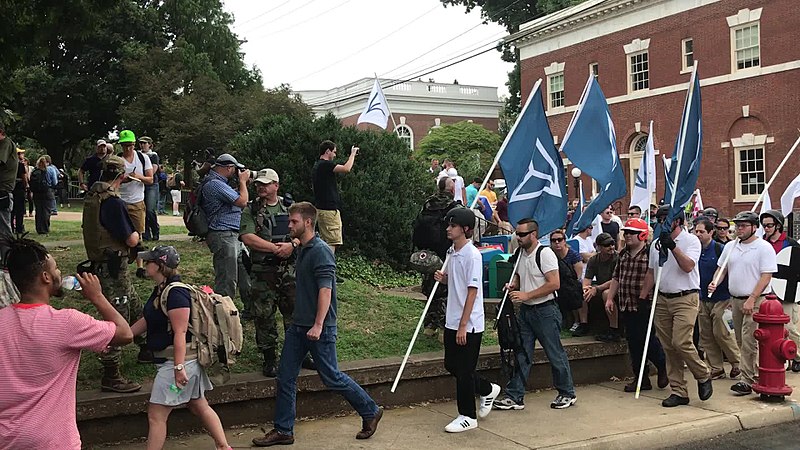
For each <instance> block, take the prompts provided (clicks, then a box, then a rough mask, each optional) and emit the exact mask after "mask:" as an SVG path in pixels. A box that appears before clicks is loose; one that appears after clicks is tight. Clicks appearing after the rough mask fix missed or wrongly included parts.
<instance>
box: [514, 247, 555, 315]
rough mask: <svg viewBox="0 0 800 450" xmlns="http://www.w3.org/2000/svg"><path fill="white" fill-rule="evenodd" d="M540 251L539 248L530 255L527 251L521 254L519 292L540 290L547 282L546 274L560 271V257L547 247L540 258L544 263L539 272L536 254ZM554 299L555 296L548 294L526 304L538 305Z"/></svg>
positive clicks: (518, 272)
mask: <svg viewBox="0 0 800 450" xmlns="http://www.w3.org/2000/svg"><path fill="white" fill-rule="evenodd" d="M539 245H541V244H539ZM538 249H539V247H538V246H537V247H536V248H534V249H533V251H532V252H531V253H530V254H528V252H527V251H525V250H523V251H522V252H520V258H522V259H521V260H520V262H519V267H518V268H517V274H519V284H520V287H519V290H520V291H521V292H531V291H534V290H536V289H539V288H540V287H542V286H544V284H545V283H546V282H547V280H546V279H545V277H544V274H546V273H547V272H550V271H553V270H555V271H556V272H557V271H558V257H557V256H556V254H555V252H553V250H552V249H551V248H550V247H546V246H545V247H544V248H543V249H542V253H541V255H540V256H539V258H540V259H541V263H542V266H541V270H539V267H538V266H537V265H536V252H537V251H538ZM554 298H555V295H554V294H548V295H546V296H544V297H541V298H534V299H531V300H528V301H526V302H524V303H525V304H526V305H538V304H540V303H544V302H546V301H548V300H552V299H554Z"/></svg>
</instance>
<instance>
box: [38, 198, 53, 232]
mask: <svg viewBox="0 0 800 450" xmlns="http://www.w3.org/2000/svg"><path fill="white" fill-rule="evenodd" d="M54 201H55V196H54V195H53V190H52V189H48V190H47V192H41V193H40V192H34V193H33V203H34V205H36V233H38V234H48V233H50V207H51V206H53V204H52V202H54Z"/></svg>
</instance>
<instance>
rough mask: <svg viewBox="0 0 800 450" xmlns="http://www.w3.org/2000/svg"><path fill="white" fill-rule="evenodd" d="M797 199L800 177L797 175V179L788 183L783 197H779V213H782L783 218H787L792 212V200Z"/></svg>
mask: <svg viewBox="0 0 800 450" xmlns="http://www.w3.org/2000/svg"><path fill="white" fill-rule="evenodd" d="M797 197H800V175H797V177H795V179H794V180H792V182H791V183H789V186H787V187H786V191H784V193H783V195H781V212H782V213H783V215H784V217H786V216H788V215H789V213H791V212H792V206H794V199H796V198H797ZM795 220H797V219H795Z"/></svg>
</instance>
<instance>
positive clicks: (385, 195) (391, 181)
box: [230, 114, 435, 267]
mask: <svg viewBox="0 0 800 450" xmlns="http://www.w3.org/2000/svg"><path fill="white" fill-rule="evenodd" d="M325 139H330V140H332V141H333V142H335V143H336V145H337V148H338V150H339V152H338V153H339V156H338V158H337V162H338V163H340V164H343V163H344V162H345V161H346V158H347V157H348V156H349V155H350V147H351V146H353V145H356V146H358V147H360V148H361V151H360V152H359V154H358V156H357V157H356V161H355V164H354V166H353V170H352V172H351V173H349V174H346V175H343V176H340V177H339V185H340V192H341V198H342V209H341V213H342V223H343V226H344V241H345V244H344V248H343V249H344V250H347V251H356V252H358V253H360V254H362V255H364V256H365V257H367V258H369V259H372V260H375V259H377V260H383V261H385V262H387V263H390V264H392V265H393V266H395V267H398V266H402V265H405V264H406V263H407V261H408V255H409V254H410V253H411V247H412V245H411V222H412V221H413V220H414V218H415V217H416V215H417V213H418V212H419V209H420V208H421V205H422V202H423V201H424V200H425V198H426V197H427V196H429V195H431V194H432V193H433V191H434V189H435V186H434V183H433V181H432V179H431V177H430V175H429V174H428V173H427V172H426V168H427V166H426V165H425V164H421V163H419V162H416V161H414V160H413V159H411V157H410V156H411V155H410V153H409V151H408V148H407V147H406V146H405V144H404V143H403V142H402V141H400V139H398V138H397V136H396V135H394V134H393V133H387V132H384V131H362V130H358V129H356V128H355V127H343V126H342V125H341V123H340V122H339V120H338V119H337V118H335V117H334V116H333V115H330V114H328V115H326V116H324V117H321V118H316V119H315V118H310V117H309V118H304V117H294V118H290V117H286V116H282V115H272V116H267V117H265V118H264V119H263V120H262V122H261V123H260V124H259V125H258V126H256V127H255V128H254V129H252V130H250V131H248V132H247V133H244V134H240V135H238V136H237V137H235V138H234V139H233V141H231V144H230V150H231V152H232V153H234V154H236V157H237V158H240V161H242V163H243V164H246V165H247V166H248V168H252V169H255V170H257V169H262V168H265V167H270V168H272V169H275V170H276V171H277V172H278V175H279V176H280V179H281V188H280V192H281V193H284V192H291V193H292V195H293V197H294V199H295V200H296V201H302V200H307V201H312V200H313V193H312V189H311V168H312V167H313V165H314V163H315V162H316V160H317V159H319V144H320V142H322V141H323V140H325Z"/></svg>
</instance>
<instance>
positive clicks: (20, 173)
mask: <svg viewBox="0 0 800 450" xmlns="http://www.w3.org/2000/svg"><path fill="white" fill-rule="evenodd" d="M24 177H25V164H22V163H19V164H18V165H17V179H16V181H15V182H14V190H15V191H24V190H25V183H24V182H23V181H22V180H23V179H24Z"/></svg>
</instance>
